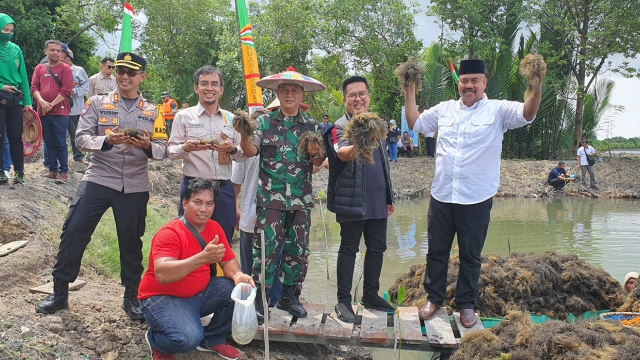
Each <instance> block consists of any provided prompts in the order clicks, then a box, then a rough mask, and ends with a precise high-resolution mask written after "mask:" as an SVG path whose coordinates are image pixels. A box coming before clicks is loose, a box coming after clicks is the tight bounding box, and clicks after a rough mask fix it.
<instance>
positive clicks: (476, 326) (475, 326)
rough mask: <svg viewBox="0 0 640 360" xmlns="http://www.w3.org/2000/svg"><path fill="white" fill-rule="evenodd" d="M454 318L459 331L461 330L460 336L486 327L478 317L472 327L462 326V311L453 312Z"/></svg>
mask: <svg viewBox="0 0 640 360" xmlns="http://www.w3.org/2000/svg"><path fill="white" fill-rule="evenodd" d="M476 317H478V313H476ZM453 320H454V321H455V323H456V327H457V328H458V331H459V332H460V337H464V336H465V335H466V334H468V333H470V332H472V331H476V330H483V329H484V325H482V321H480V318H479V317H478V320H477V321H476V323H475V324H473V326H472V327H470V328H466V327H464V326H462V323H461V322H460V313H458V312H455V313H453Z"/></svg>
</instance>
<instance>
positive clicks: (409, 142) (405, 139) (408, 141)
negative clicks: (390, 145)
mask: <svg viewBox="0 0 640 360" xmlns="http://www.w3.org/2000/svg"><path fill="white" fill-rule="evenodd" d="M400 141H401V143H400V147H399V148H398V153H399V154H401V155H402V154H404V155H405V156H406V157H411V154H412V153H413V138H412V137H409V132H408V131H405V132H404V133H402V138H400Z"/></svg>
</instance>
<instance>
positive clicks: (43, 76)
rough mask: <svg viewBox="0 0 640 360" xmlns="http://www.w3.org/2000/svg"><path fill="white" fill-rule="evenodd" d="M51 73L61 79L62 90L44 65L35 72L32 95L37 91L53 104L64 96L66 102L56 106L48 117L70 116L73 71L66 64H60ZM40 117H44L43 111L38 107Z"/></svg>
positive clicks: (38, 66) (40, 65)
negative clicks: (59, 96) (58, 97)
mask: <svg viewBox="0 0 640 360" xmlns="http://www.w3.org/2000/svg"><path fill="white" fill-rule="evenodd" d="M51 71H52V72H53V73H54V74H55V75H56V77H57V78H58V79H60V83H62V88H61V87H60V86H58V83H56V81H55V80H54V79H53V78H52V77H51V74H50V73H49V71H48V70H47V68H46V67H45V66H44V64H38V65H37V66H36V68H35V69H34V70H33V76H32V77H31V89H30V90H31V93H32V94H33V93H34V92H35V91H36V90H37V91H40V96H42V98H43V99H44V100H45V101H48V102H52V101H53V100H54V99H55V98H56V97H57V96H58V94H59V95H62V97H64V100H63V101H61V102H60V103H58V104H57V105H55V106H54V107H53V108H52V109H51V110H49V112H48V113H47V114H46V115H62V116H69V111H70V110H71V108H70V107H69V100H68V98H69V96H71V92H72V91H73V71H72V70H71V67H70V66H69V65H67V64H65V63H59V64H58V65H56V66H54V67H52V68H51ZM38 115H40V116H44V115H43V114H42V110H40V107H38Z"/></svg>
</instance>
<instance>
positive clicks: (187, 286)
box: [138, 178, 255, 360]
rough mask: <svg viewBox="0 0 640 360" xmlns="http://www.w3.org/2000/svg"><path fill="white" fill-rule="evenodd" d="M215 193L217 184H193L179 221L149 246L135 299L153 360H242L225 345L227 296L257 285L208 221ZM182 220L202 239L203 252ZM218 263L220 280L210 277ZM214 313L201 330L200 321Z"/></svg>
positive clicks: (201, 181) (228, 324) (229, 307)
mask: <svg viewBox="0 0 640 360" xmlns="http://www.w3.org/2000/svg"><path fill="white" fill-rule="evenodd" d="M218 191H219V188H218V185H217V184H216V183H215V182H212V181H210V180H205V179H198V178H196V179H193V180H191V181H190V182H189V185H188V186H187V188H186V189H185V198H184V199H183V200H182V206H183V207H184V216H183V218H181V219H176V220H172V221H170V222H169V223H167V224H166V225H165V226H164V227H162V228H161V229H160V230H159V231H158V232H157V233H156V235H155V236H154V237H153V240H152V242H151V252H150V254H149V266H148V267H147V272H146V273H145V274H144V276H143V278H142V281H141V282H140V288H139V291H138V299H139V300H140V303H141V306H142V312H143V314H144V316H145V318H146V319H147V322H148V323H149V330H148V331H147V333H146V334H145V338H146V340H147V343H148V344H149V347H150V348H151V354H152V358H153V359H175V358H176V357H175V356H174V355H173V354H174V353H183V352H188V351H191V350H193V349H197V350H199V351H209V352H215V353H217V354H218V355H220V356H221V357H222V358H224V359H228V360H235V359H238V358H239V357H240V351H238V350H237V349H236V348H234V347H233V346H231V345H229V344H227V343H226V340H225V337H226V336H227V335H229V334H230V333H231V317H232V315H233V301H231V290H233V287H234V286H235V285H237V284H239V283H249V284H251V286H253V287H255V284H254V282H253V279H252V278H251V276H250V275H247V274H243V273H242V270H240V264H239V263H238V262H237V261H236V259H235V254H234V253H233V251H232V250H231V247H230V246H229V243H228V242H227V238H226V237H225V235H224V231H222V228H221V227H220V225H219V224H218V223H217V222H215V221H213V220H211V219H210V218H211V215H212V214H213V208H214V206H215V204H214V198H215V196H216V195H217V193H218ZM183 220H185V221H186V222H188V223H190V224H191V225H193V228H195V231H197V232H198V233H199V234H200V236H201V237H202V239H203V240H204V242H205V243H206V247H205V248H204V249H202V247H201V246H200V243H199V242H198V240H196V238H195V236H194V235H193V233H192V232H191V231H190V230H189V229H188V228H187V225H185V223H183ZM216 263H217V264H218V265H220V267H221V268H222V271H223V272H224V277H216V276H212V274H211V267H210V265H211V264H214V265H215V264H216ZM212 313H213V318H212V319H211V322H210V323H209V324H208V325H207V326H204V327H203V326H202V324H201V322H200V318H201V317H203V316H206V315H209V314H212Z"/></svg>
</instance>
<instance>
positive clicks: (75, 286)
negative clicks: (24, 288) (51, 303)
mask: <svg viewBox="0 0 640 360" xmlns="http://www.w3.org/2000/svg"><path fill="white" fill-rule="evenodd" d="M86 284H87V282H86V281H85V280H76V281H74V282H72V283H71V284H69V290H80V289H82V287H83V286H85V285H86ZM29 292H30V293H32V294H47V295H49V294H53V281H52V282H48V283H46V284H44V285H40V286H37V287H33V288H31V289H29Z"/></svg>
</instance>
